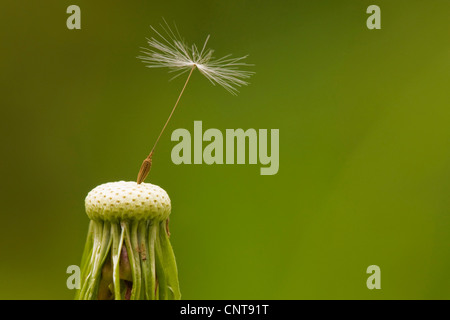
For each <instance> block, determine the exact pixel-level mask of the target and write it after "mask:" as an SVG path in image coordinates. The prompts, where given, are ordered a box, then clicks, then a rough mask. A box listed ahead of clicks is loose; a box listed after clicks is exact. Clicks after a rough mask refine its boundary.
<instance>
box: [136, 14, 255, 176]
mask: <svg viewBox="0 0 450 320" xmlns="http://www.w3.org/2000/svg"><path fill="white" fill-rule="evenodd" d="M160 26H161V29H162V31H161V32H159V31H157V30H156V29H155V28H154V27H151V29H152V30H153V32H154V33H155V36H154V37H152V38H149V39H147V42H148V47H147V48H142V51H141V53H142V54H143V55H141V56H139V57H138V58H139V59H141V60H142V62H144V63H145V64H146V66H147V67H148V68H168V69H169V72H171V73H175V75H174V76H173V77H172V79H175V78H177V77H179V76H181V75H182V74H185V73H189V74H188V77H187V79H186V82H185V83H184V86H183V88H182V89H181V92H180V94H179V95H178V99H177V101H176V102H175V105H174V107H173V108H172V111H171V112H170V115H169V117H168V118H167V121H166V123H165V124H164V126H163V128H162V130H161V132H160V133H159V136H158V138H157V139H156V141H155V143H154V145H153V148H152V149H151V151H150V153H149V155H148V156H147V158H145V159H144V161H143V162H142V165H141V169H140V170H139V173H138V177H137V183H138V184H140V183H142V182H143V181H144V180H145V179H146V177H147V176H148V174H149V172H150V169H151V166H152V157H153V152H154V151H155V148H156V145H157V144H158V141H159V139H160V138H161V136H162V134H163V132H164V130H165V129H166V127H167V124H168V123H169V121H170V119H171V118H172V115H173V113H174V112H175V109H176V108H177V105H178V103H179V102H180V99H181V96H182V95H183V92H184V90H185V89H186V86H187V84H188V82H189V79H190V78H191V76H192V73H193V72H194V70H195V69H198V71H200V73H201V74H202V75H204V76H205V77H206V79H208V80H209V81H210V82H211V83H212V84H213V85H216V84H218V85H220V86H222V87H223V88H225V89H226V90H227V91H228V92H230V93H231V94H233V95H236V94H237V93H238V90H237V88H238V87H241V86H245V85H248V82H247V79H249V78H250V77H251V76H252V74H254V72H252V71H246V70H240V69H239V68H241V67H247V66H251V65H250V64H247V63H245V62H243V60H244V59H245V58H247V56H243V57H237V58H235V57H232V56H231V55H226V56H224V57H222V58H219V59H215V58H214V57H213V53H214V50H212V49H209V48H207V47H206V46H207V44H208V40H209V38H210V36H209V35H208V36H207V37H206V40H205V42H204V44H203V46H202V48H201V50H199V48H198V47H197V46H196V45H195V44H193V45H191V46H189V45H187V44H186V42H185V41H184V39H183V38H182V37H181V36H180V34H179V32H178V29H177V28H176V25H174V27H175V32H176V33H175V32H174V31H173V30H172V29H171V28H170V26H169V25H168V23H167V22H166V21H165V20H164V24H161V25H160ZM172 79H171V80H172Z"/></svg>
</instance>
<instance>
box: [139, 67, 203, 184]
mask: <svg viewBox="0 0 450 320" xmlns="http://www.w3.org/2000/svg"><path fill="white" fill-rule="evenodd" d="M195 67H196V65H195V64H194V65H193V66H192V69H191V72H189V76H188V77H187V79H186V82H185V83H184V86H183V89H181V92H180V95H179V96H178V99H177V102H176V103H175V105H174V106H173V108H172V111H171V112H170V115H169V118H167V121H166V123H165V124H164V127H163V128H162V130H161V132H160V133H159V136H158V138H157V139H156V141H155V144H154V145H153V148H152V151H150V153H149V155H148V156H147V158H145V160H144V161H143V162H142V165H141V169H140V170H139V173H138V177H137V183H138V184H140V183H142V182H143V181H144V180H145V179H146V178H147V176H148V174H149V172H150V168H151V166H152V157H153V152H154V151H155V148H156V145H157V144H158V141H159V139H160V138H161V136H162V134H163V132H164V130H165V129H166V127H167V124H168V123H169V121H170V119H171V118H172V115H173V113H174V112H175V109H176V108H177V106H178V102H180V99H181V96H182V95H183V92H184V89H186V86H187V84H188V82H189V79H190V78H191V75H192V72H194V70H195Z"/></svg>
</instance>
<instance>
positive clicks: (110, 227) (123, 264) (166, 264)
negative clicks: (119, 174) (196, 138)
mask: <svg viewBox="0 0 450 320" xmlns="http://www.w3.org/2000/svg"><path fill="white" fill-rule="evenodd" d="M85 206H86V213H87V215H88V217H89V218H90V220H91V221H90V226H89V232H88V236H87V240H86V246H85V249H84V253H83V256H82V259H81V261H82V263H81V284H82V285H81V288H80V289H79V290H78V291H77V295H76V299H79V300H97V299H98V300H156V299H159V300H174V299H180V297H181V294H180V288H179V285H178V271H177V266H176V262H175V255H174V253H173V250H172V246H171V244H170V241H169V232H168V222H169V220H168V219H169V215H170V211H171V202H170V198H169V195H168V194H167V193H166V191H164V190H163V189H162V188H160V187H159V186H156V185H153V184H150V183H141V184H137V183H136V182H134V181H127V182H126V181H119V182H109V183H105V184H102V185H99V186H97V187H95V188H94V189H93V190H91V191H90V192H89V193H88V195H87V197H86V200H85Z"/></svg>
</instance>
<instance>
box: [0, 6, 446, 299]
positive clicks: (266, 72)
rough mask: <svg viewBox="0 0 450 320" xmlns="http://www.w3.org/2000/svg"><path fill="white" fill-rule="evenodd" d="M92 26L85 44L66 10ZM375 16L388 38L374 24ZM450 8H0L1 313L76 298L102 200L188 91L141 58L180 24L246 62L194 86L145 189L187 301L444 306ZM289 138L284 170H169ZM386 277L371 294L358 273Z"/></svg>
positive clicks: (194, 38) (131, 172) (283, 148)
mask: <svg viewBox="0 0 450 320" xmlns="http://www.w3.org/2000/svg"><path fill="white" fill-rule="evenodd" d="M71 4H76V5H79V6H80V8H81V25H82V29H81V30H68V29H67V28H66V19H67V17H68V16H69V15H68V14H66V8H67V7H68V6H69V5H71ZM371 4H377V5H379V6H380V8H381V26H382V29H381V30H369V29H367V27H366V19H367V18H368V16H369V15H368V14H366V8H367V7H368V6H369V5H371ZM449 13H450V2H449V1H445V0H442V1H436V0H435V1H412V0H408V1H400V0H399V1H382V0H378V1H376V2H374V1H349V0H347V1H335V0H329V1H299V0H297V1H243V0H239V1H238V0H233V1H209V0H204V1H127V2H125V1H122V2H118V1H117V2H109V1H103V2H102V3H100V1H95V2H94V1H86V0H84V1H82V0H76V1H60V0H58V1H39V2H38V1H35V2H32V1H3V2H2V5H1V10H0V18H1V19H0V39H1V44H0V48H1V50H0V58H1V59H0V70H1V73H0V80H1V87H0V90H1V91H0V93H1V128H0V130H1V131H0V143H1V146H2V155H1V166H0V177H1V181H2V183H1V187H0V188H1V189H0V191H1V192H0V201H1V220H2V221H1V222H2V228H1V232H0V254H1V264H0V274H1V276H0V289H1V290H0V298H2V299H72V298H73V295H74V292H73V291H70V290H68V289H67V287H66V279H67V277H68V274H66V268H67V267H68V266H69V265H73V264H79V263H80V258H81V253H82V249H83V246H84V241H85V236H86V233H87V227H88V221H89V220H88V218H87V216H86V214H85V210H84V198H85V196H86V194H87V193H88V192H89V191H90V190H91V189H92V188H94V187H95V186H96V185H99V184H102V183H105V182H109V181H117V180H135V179H136V176H137V172H138V170H139V167H140V165H141V162H142V160H143V158H144V157H145V156H146V155H147V153H148V152H149V149H150V148H151V146H152V144H153V142H154V139H155V138H156V136H157V135H158V133H159V130H160V129H161V127H162V125H163V123H164V121H165V120H166V117H167V116H168V114H169V112H170V109H171V107H172V106H173V103H174V102H175V100H176V98H177V95H178V93H179V90H180V89H181V87H182V85H183V82H184V79H182V78H183V77H181V78H179V79H176V80H174V81H171V82H169V81H168V80H169V78H170V75H168V74H167V72H166V70H155V69H148V68H145V67H144V65H143V64H142V62H140V61H139V60H138V59H136V56H138V55H139V50H140V49H139V48H140V47H142V46H145V45H146V41H145V38H146V37H149V36H151V35H152V33H151V30H150V28H149V26H150V25H158V24H159V23H160V22H162V18H163V17H164V18H165V19H166V20H168V21H169V22H172V21H175V22H176V23H177V25H178V28H179V30H180V33H181V34H182V35H183V36H184V37H185V38H186V40H187V41H188V42H189V43H197V44H199V43H203V41H204V39H205V37H206V35H207V34H211V39H210V42H209V46H210V47H212V48H214V49H215V51H216V55H217V56H223V55H226V54H228V53H233V54H234V55H236V56H240V55H245V54H249V55H250V56H249V58H248V62H249V63H253V64H255V66H254V67H253V68H252V69H253V71H255V72H256V74H255V75H254V77H253V78H252V79H251V85H250V86H248V87H245V88H242V90H241V93H240V94H239V95H238V96H237V97H234V96H232V95H230V94H229V93H227V92H226V91H225V90H224V89H223V88H220V87H217V86H216V87H214V86H211V85H210V83H209V82H208V81H207V80H206V79H205V78H204V77H202V76H201V75H200V73H198V72H196V73H195V74H194V75H193V78H192V79H191V82H190V84H189V86H188V88H187V90H186V92H185V95H184V96H183V98H182V100H181V103H180V105H179V108H178V109H177V111H176V113H175V116H174V118H173V119H172V122H171V123H170V125H169V127H168V131H166V133H165V135H164V136H163V138H162V140H161V141H160V144H159V146H158V150H157V153H156V154H155V157H154V159H153V168H152V171H151V174H150V179H148V182H152V183H154V184H157V185H160V186H162V187H163V188H164V189H166V190H167V192H168V193H169V195H170V196H171V199H172V207H173V210H172V218H171V233H172V236H171V241H172V244H173V246H174V250H175V253H176V257H177V262H178V267H179V273H180V284H181V289H182V294H183V296H182V297H183V298H184V299H448V298H450V277H449V275H448V272H449V270H450V215H449V214H450V212H449V211H450V210H449V209H450V201H449V191H450V179H449V178H450V126H449V122H450V111H449V110H450V109H449V103H450V90H449V75H450V72H449V71H450V63H449V61H450V59H449V56H450V43H449V30H450V25H449V19H448V16H449ZM194 120H202V121H203V128H204V130H205V129H207V128H219V129H221V130H225V129H236V128H243V129H248V128H256V129H265V128H266V129H272V128H277V129H280V170H279V172H278V174H277V175H274V176H261V175H260V174H259V168H260V165H212V166H208V165H180V166H176V165H174V164H173V163H172V161H171V158H170V152H171V149H172V147H173V146H174V145H175V142H171V141H170V134H171V132H172V131H173V130H174V129H176V128H186V129H188V130H190V131H191V132H192V130H193V121H194ZM372 264H375V265H378V266H380V268H381V288H382V289H381V290H368V289H367V287H366V279H367V277H368V275H367V274H366V268H367V267H368V266H369V265H372Z"/></svg>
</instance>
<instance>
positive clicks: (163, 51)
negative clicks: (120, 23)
mask: <svg viewBox="0 0 450 320" xmlns="http://www.w3.org/2000/svg"><path fill="white" fill-rule="evenodd" d="M164 23H165V24H164V25H163V24H161V25H160V26H161V28H162V32H159V31H157V30H156V29H155V28H153V27H151V29H152V30H153V32H154V33H155V36H153V37H151V38H147V43H148V47H146V48H141V49H142V50H141V53H142V54H143V55H141V56H139V57H138V58H139V59H141V60H142V62H144V63H145V64H146V65H147V67H149V68H168V69H169V72H173V73H175V75H174V76H173V77H172V79H175V78H177V77H179V76H180V75H182V74H184V73H186V72H189V71H190V70H192V68H194V67H196V68H197V69H198V70H199V71H200V73H201V74H202V75H203V76H205V77H206V78H207V79H208V80H209V81H210V82H211V83H212V84H213V85H216V84H218V85H220V86H222V87H223V88H225V89H226V90H227V91H229V92H230V93H232V94H234V95H236V94H237V92H238V90H237V87H241V86H245V85H248V82H247V79H249V78H250V77H251V76H252V75H253V74H254V72H252V71H246V70H240V69H239V68H241V67H247V66H252V65H251V64H247V63H245V62H243V60H244V59H245V58H247V56H243V57H232V55H231V54H230V55H226V56H224V57H222V58H219V59H216V58H214V57H213V53H214V50H212V49H210V48H207V47H206V46H207V44H208V41H209V38H210V36H209V35H208V36H207V37H206V39H205V42H204V44H203V46H202V48H201V50H199V48H198V47H197V46H196V45H195V44H193V45H188V44H187V43H186V42H185V41H184V39H183V38H182V37H181V36H180V34H179V32H178V29H177V28H176V25H175V32H176V33H175V32H174V31H173V30H172V29H171V28H170V26H169V25H168V24H167V22H166V21H164ZM172 79H171V80H172Z"/></svg>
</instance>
